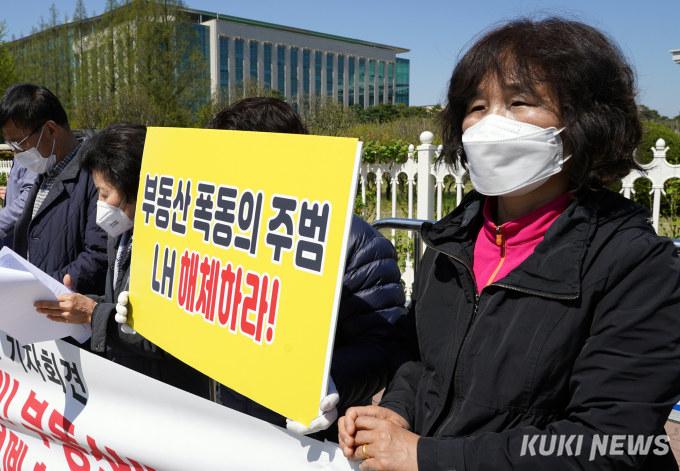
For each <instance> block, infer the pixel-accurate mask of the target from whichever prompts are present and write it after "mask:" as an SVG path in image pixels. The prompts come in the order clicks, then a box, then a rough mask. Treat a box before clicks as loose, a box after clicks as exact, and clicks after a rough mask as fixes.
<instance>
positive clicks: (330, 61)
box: [326, 53, 333, 97]
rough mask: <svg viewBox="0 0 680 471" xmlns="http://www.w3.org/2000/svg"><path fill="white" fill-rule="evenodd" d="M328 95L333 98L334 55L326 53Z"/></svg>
mask: <svg viewBox="0 0 680 471" xmlns="http://www.w3.org/2000/svg"><path fill="white" fill-rule="evenodd" d="M326 95H328V96H331V97H332V96H333V54H330V53H326Z"/></svg>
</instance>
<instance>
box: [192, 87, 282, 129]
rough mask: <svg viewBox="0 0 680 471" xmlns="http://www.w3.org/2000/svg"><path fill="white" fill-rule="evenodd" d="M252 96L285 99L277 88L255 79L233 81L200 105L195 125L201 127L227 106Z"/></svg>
mask: <svg viewBox="0 0 680 471" xmlns="http://www.w3.org/2000/svg"><path fill="white" fill-rule="evenodd" d="M252 97H271V98H276V99H277V100H281V101H286V97H285V96H284V95H283V93H281V92H280V91H279V90H275V89H271V88H269V87H265V86H264V85H263V84H262V82H260V81H258V80H257V79H255V78H249V79H246V80H245V81H244V82H239V83H235V84H233V85H231V86H230V87H229V88H222V89H221V90H220V91H219V92H217V93H215V94H213V95H212V96H211V97H210V100H208V102H207V103H205V104H204V105H203V106H201V107H200V109H199V112H198V114H197V119H196V124H195V125H196V126H197V127H199V128H202V127H204V126H205V125H206V124H208V122H209V121H210V120H211V119H212V118H213V117H214V116H215V115H216V114H217V113H219V112H220V111H222V110H223V109H224V108H226V107H227V106H229V105H231V104H232V103H234V102H236V101H238V100H242V99H243V98H252Z"/></svg>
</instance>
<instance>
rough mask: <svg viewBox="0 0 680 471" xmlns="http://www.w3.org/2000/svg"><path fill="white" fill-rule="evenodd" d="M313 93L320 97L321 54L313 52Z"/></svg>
mask: <svg viewBox="0 0 680 471" xmlns="http://www.w3.org/2000/svg"><path fill="white" fill-rule="evenodd" d="M314 93H316V94H317V95H321V53H320V52H319V51H315V52H314Z"/></svg>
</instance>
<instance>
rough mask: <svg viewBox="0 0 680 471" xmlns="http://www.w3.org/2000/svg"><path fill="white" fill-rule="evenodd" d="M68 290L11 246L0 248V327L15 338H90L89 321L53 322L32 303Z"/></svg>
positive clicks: (53, 299) (78, 339) (53, 297)
mask: <svg viewBox="0 0 680 471" xmlns="http://www.w3.org/2000/svg"><path fill="white" fill-rule="evenodd" d="M72 292H73V291H71V290H70V289H68V288H67V287H66V286H64V285H63V284H61V283H59V282H58V281H57V280H55V279H54V278H52V277H50V276H49V275H47V274H46V273H44V272H43V271H42V270H40V269H39V268H37V267H35V266H34V265H31V264H30V263H29V262H27V261H26V260H24V259H23V258H21V257H20V256H19V255H17V254H16V253H14V251H12V250H11V249H8V248H7V247H3V248H2V250H0V306H2V308H0V330H3V331H5V332H7V333H8V334H10V335H11V336H12V337H14V338H16V339H17V340H19V342H21V343H23V344H30V343H34V342H43V341H47V340H57V339H61V338H64V337H69V336H71V337H73V338H74V339H76V340H77V341H78V342H81V343H82V342H84V341H85V340H87V339H88V338H90V336H91V335H92V330H91V328H90V324H65V323H62V322H53V321H50V320H48V319H47V316H46V315H45V314H39V313H37V312H36V310H35V306H33V303H35V302H36V301H57V298H56V296H55V295H56V294H66V293H72Z"/></svg>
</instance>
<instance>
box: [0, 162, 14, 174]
mask: <svg viewBox="0 0 680 471" xmlns="http://www.w3.org/2000/svg"><path fill="white" fill-rule="evenodd" d="M11 168H12V161H11V160H0V173H6V174H8V175H9V171H10V170H11Z"/></svg>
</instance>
